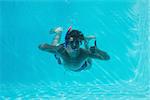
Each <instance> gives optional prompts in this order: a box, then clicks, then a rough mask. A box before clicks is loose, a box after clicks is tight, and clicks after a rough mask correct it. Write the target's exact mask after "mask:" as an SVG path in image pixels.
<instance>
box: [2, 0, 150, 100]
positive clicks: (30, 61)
mask: <svg viewBox="0 0 150 100" xmlns="http://www.w3.org/2000/svg"><path fill="white" fill-rule="evenodd" d="M149 4H150V2H149V0H105V1H104V0H43V1H42V0H39V1H37V0H32V1H29V0H6V1H4V0H1V1H0V99H1V100H14V99H17V100H22V99H23V100H29V99H33V100H35V99H36V100H39V99H41V100H150V53H149V50H150V29H149V27H150V25H149V22H150V20H149V14H150V5H149ZM58 26H61V27H63V29H64V31H63V36H62V39H61V43H63V42H64V36H65V34H66V32H67V29H68V27H69V26H72V27H73V29H78V30H80V31H81V32H82V33H84V34H85V35H95V36H96V38H97V45H98V48H100V49H102V50H104V51H106V52H107V53H108V54H109V55H110V57H111V59H110V60H109V61H101V60H95V59H93V60H92V61H93V65H92V68H91V69H89V70H86V71H81V72H72V71H69V70H65V69H64V67H63V66H62V65H59V64H58V63H57V61H56V59H55V57H54V55H53V54H49V53H46V52H42V51H41V50H39V49H38V46H39V44H41V43H51V41H52V39H53V37H54V34H49V31H50V29H51V28H54V27H58ZM91 45H93V43H91Z"/></svg>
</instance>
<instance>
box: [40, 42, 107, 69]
mask: <svg viewBox="0 0 150 100" xmlns="http://www.w3.org/2000/svg"><path fill="white" fill-rule="evenodd" d="M39 49H40V50H42V51H46V52H49V53H53V54H57V55H59V56H60V57H61V59H62V60H63V64H64V66H65V67H66V68H68V69H70V70H72V71H75V70H78V69H79V68H80V67H81V66H82V65H83V63H84V62H85V61H86V60H87V59H88V58H94V59H100V60H109V59H110V57H109V55H108V54H107V53H106V52H104V51H102V50H99V49H98V48H95V47H91V48H90V49H89V50H87V49H83V48H79V50H78V56H76V57H71V56H70V55H69V53H68V52H67V48H65V47H64V46H63V44H60V45H58V46H53V45H49V44H43V45H39Z"/></svg>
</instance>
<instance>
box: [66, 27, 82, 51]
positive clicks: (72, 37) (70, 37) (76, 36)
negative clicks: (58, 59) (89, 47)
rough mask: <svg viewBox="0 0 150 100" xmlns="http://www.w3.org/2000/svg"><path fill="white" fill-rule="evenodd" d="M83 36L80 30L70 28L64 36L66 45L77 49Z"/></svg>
mask: <svg viewBox="0 0 150 100" xmlns="http://www.w3.org/2000/svg"><path fill="white" fill-rule="evenodd" d="M83 38H84V37H83V34H81V32H80V31H78V30H71V31H70V32H68V33H67V35H66V37H65V43H66V46H67V47H68V46H70V47H71V48H72V49H73V50H76V49H79V47H80V44H81V42H82V40H83Z"/></svg>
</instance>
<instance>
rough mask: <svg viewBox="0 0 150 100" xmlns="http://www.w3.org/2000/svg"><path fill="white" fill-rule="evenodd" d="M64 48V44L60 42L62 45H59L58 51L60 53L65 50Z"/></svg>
mask: <svg viewBox="0 0 150 100" xmlns="http://www.w3.org/2000/svg"><path fill="white" fill-rule="evenodd" d="M64 50H65V47H64V44H60V45H58V46H57V51H58V52H59V53H62V52H64Z"/></svg>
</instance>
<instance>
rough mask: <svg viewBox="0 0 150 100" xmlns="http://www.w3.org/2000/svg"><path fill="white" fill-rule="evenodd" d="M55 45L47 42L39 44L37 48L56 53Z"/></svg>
mask: <svg viewBox="0 0 150 100" xmlns="http://www.w3.org/2000/svg"><path fill="white" fill-rule="evenodd" d="M57 48H58V47H57V46H54V45H49V44H46V43H45V44H41V45H39V49H40V50H42V51H46V52H50V53H56V52H57Z"/></svg>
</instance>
